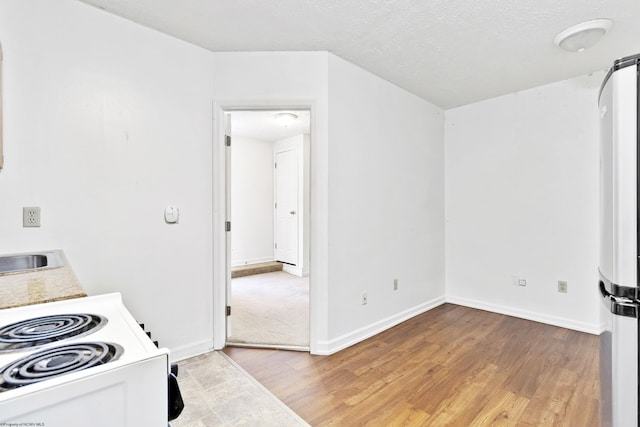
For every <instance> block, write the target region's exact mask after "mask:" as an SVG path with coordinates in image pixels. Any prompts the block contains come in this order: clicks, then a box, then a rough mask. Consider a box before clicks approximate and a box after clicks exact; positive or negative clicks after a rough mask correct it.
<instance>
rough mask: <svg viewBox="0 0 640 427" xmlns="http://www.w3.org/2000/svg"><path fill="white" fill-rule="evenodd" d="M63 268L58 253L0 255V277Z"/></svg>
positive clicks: (62, 262)
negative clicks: (7, 274) (8, 274)
mask: <svg viewBox="0 0 640 427" xmlns="http://www.w3.org/2000/svg"><path fill="white" fill-rule="evenodd" d="M58 267H64V261H62V257H61V256H60V252H59V251H45V252H33V253H27V254H11V255H0V275H2V274H6V273H17V272H27V271H37V270H46V269H49V268H58Z"/></svg>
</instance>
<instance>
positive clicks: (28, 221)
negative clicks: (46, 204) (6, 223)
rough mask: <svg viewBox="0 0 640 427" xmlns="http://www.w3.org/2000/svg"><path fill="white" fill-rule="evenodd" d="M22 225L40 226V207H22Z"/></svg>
mask: <svg viewBox="0 0 640 427" xmlns="http://www.w3.org/2000/svg"><path fill="white" fill-rule="evenodd" d="M22 226H23V227H40V208H38V207H30V208H22Z"/></svg>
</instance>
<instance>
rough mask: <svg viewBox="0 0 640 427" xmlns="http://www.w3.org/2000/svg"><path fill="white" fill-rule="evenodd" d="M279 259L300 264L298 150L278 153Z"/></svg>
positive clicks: (276, 221)
mask: <svg viewBox="0 0 640 427" xmlns="http://www.w3.org/2000/svg"><path fill="white" fill-rule="evenodd" d="M275 171H276V172H275V199H276V203H275V218H276V220H275V233H274V234H275V258H276V260H277V261H281V262H285V263H287V264H292V265H297V264H298V150H297V149H291V150H286V151H281V152H277V153H276V161H275Z"/></svg>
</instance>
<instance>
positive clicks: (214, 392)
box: [171, 351, 308, 427]
mask: <svg viewBox="0 0 640 427" xmlns="http://www.w3.org/2000/svg"><path fill="white" fill-rule="evenodd" d="M178 365H179V368H180V372H179V374H178V383H179V384H180V391H181V393H182V398H183V400H184V402H185V408H184V411H183V412H182V414H181V415H180V417H178V419H176V420H174V421H172V422H171V426H172V427H211V426H258V425H259V426H283V427H288V426H292V427H294V426H295V427H300V426H308V424H307V423H305V422H304V421H303V420H302V419H301V418H300V417H299V416H298V415H296V414H295V413H294V412H293V411H292V410H291V409H289V408H288V407H287V406H285V405H284V403H282V402H280V401H279V400H278V399H277V398H276V397H275V396H273V395H272V394H271V393H270V392H269V391H268V390H267V389H265V388H264V387H263V386H262V385H260V384H259V383H258V382H257V381H256V380H255V379H254V378H252V377H251V376H250V375H249V374H248V373H246V372H245V371H244V370H243V369H242V368H240V367H239V366H238V365H236V364H235V362H233V361H232V360H231V359H229V357H228V356H227V355H225V354H224V353H222V352H217V351H212V352H209V353H205V354H202V355H199V356H195V357H192V358H190V359H186V360H183V361H181V362H178Z"/></svg>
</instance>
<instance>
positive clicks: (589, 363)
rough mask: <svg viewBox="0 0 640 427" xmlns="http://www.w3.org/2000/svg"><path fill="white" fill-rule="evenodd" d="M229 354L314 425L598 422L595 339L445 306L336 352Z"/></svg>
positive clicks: (233, 350)
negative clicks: (318, 353) (312, 353)
mask: <svg viewBox="0 0 640 427" xmlns="http://www.w3.org/2000/svg"><path fill="white" fill-rule="evenodd" d="M224 352H225V353H226V354H228V355H229V356H230V357H231V358H232V359H233V360H235V361H236V363H238V364H239V365H240V366H242V367H243V368H244V369H245V370H246V371H247V372H249V373H250V374H251V375H252V376H253V377H254V378H256V379H257V380H258V381H259V382H260V383H262V384H263V385H264V386H265V387H266V388H267V389H269V390H270V391H271V392H272V393H273V394H274V395H275V396H277V397H278V398H279V399H280V400H282V401H283V402H284V403H285V404H286V405H287V406H289V407H290V408H291V409H293V410H294V411H295V412H296V413H298V414H299V415H300V416H301V417H302V418H303V419H304V420H305V421H307V422H308V423H309V424H311V425H312V426H325V425H334V426H362V425H371V426H392V425H394V426H400V425H416V426H420V425H424V426H472V425H473V426H484V425H505V426H507V425H508V426H512V425H513V426H516V425H517V426H536V427H537V426H547V425H549V426H552V425H553V426H598V425H599V395H600V388H599V378H598V337H597V336H594V335H589V334H585V333H581V332H575V331H571V330H567V329H563V328H557V327H553V326H549V325H544V324H541V323H536V322H531V321H527V320H522V319H517V318H513V317H508V316H503V315H500V314H495V313H489V312H486V311H481V310H474V309H470V308H466V307H460V306H456V305H452V304H445V305H442V306H440V307H438V308H436V309H433V310H431V311H429V312H427V313H424V314H422V315H419V316H417V317H415V318H413V319H411V320H409V321H407V322H404V323H403V324H401V325H398V326H396V327H394V328H392V329H390V330H388V331H385V332H383V333H381V334H378V335H376V336H375V337H373V338H370V339H368V340H366V341H363V342H361V343H359V344H357V345H355V346H352V347H349V348H347V349H345V350H343V351H340V352H338V353H336V354H334V355H331V356H312V355H310V354H308V353H301V352H293V351H281V350H259V349H247V348H233V347H227V348H226V349H225V350H224Z"/></svg>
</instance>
